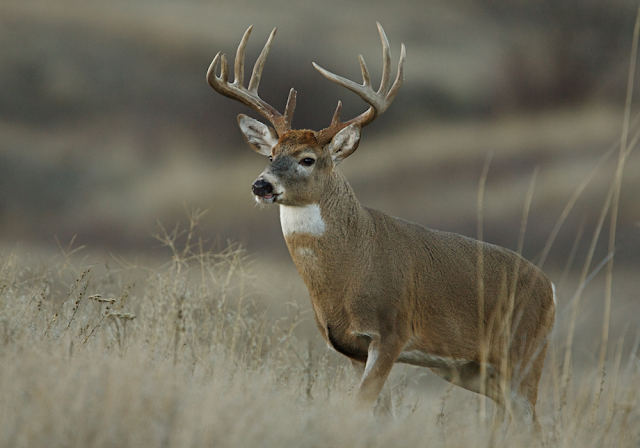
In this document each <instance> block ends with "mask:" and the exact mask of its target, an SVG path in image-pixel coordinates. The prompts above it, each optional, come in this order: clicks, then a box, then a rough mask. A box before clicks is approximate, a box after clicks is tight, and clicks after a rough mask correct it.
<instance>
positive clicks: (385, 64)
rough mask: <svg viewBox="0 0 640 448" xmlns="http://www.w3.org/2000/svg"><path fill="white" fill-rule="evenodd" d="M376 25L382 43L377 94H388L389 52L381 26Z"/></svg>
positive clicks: (378, 23) (389, 74)
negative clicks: (380, 69) (380, 70)
mask: <svg viewBox="0 0 640 448" xmlns="http://www.w3.org/2000/svg"><path fill="white" fill-rule="evenodd" d="M376 25H378V33H379V34H380V40H381V41H382V81H381V82H380V88H379V89H378V93H382V94H385V93H386V92H388V90H387V89H388V88H389V80H390V78H391V52H390V51H389V40H388V39H387V35H386V34H385V33H384V30H383V29H382V25H380V22H376Z"/></svg>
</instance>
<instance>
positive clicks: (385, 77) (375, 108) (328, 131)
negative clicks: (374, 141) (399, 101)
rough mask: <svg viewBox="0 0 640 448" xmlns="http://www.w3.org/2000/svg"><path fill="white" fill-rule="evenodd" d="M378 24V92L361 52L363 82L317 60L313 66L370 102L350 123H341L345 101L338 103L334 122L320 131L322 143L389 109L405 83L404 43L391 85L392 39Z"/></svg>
mask: <svg viewBox="0 0 640 448" xmlns="http://www.w3.org/2000/svg"><path fill="white" fill-rule="evenodd" d="M376 24H377V25H378V33H380V40H381V41H382V81H381V82H380V88H378V91H377V92H376V91H374V90H373V88H372V87H371V77H370V76H369V70H368V69H367V65H366V64H365V62H364V58H363V57H362V55H360V56H359V57H358V59H359V61H360V71H361V72H362V80H363V83H362V85H360V84H357V83H355V82H353V81H351V80H349V79H346V78H343V77H342V76H338V75H336V74H334V73H331V72H329V71H328V70H325V69H323V68H322V67H320V66H319V65H318V64H316V63H315V62H314V63H313V66H314V67H315V68H316V70H318V71H319V72H320V73H322V74H323V75H324V76H325V77H326V78H327V79H328V80H330V81H332V82H335V83H336V84H339V85H341V86H343V87H346V88H347V89H349V90H351V91H352V92H354V93H355V94H357V95H358V96H359V97H360V98H362V99H363V100H364V101H366V102H367V103H368V104H369V105H370V107H369V109H368V110H367V111H366V112H364V113H362V114H360V115H358V116H357V117H355V118H353V119H351V120H349V121H347V122H344V123H342V122H341V121H340V112H341V110H342V103H341V102H338V107H337V108H336V111H335V113H334V114H333V119H332V120H331V124H330V125H329V127H328V128H325V129H323V130H322V131H320V132H319V133H318V134H319V138H318V140H319V141H321V142H323V143H326V142H328V141H330V140H331V139H332V138H333V136H334V135H335V134H336V133H338V132H339V131H340V130H341V129H343V128H345V127H347V126H349V125H350V124H353V123H358V124H359V125H360V127H365V126H367V125H368V124H371V122H373V120H375V119H376V118H377V117H378V116H380V115H381V114H382V113H383V112H384V111H385V110H387V109H388V108H389V106H390V105H391V103H392V102H393V99H394V98H395V97H396V95H397V94H398V90H400V87H401V86H402V82H403V81H404V60H405V57H406V50H405V48H404V44H402V46H401V51H400V61H399V62H398V74H397V76H396V79H395V81H394V82H393V85H390V81H391V73H390V72H391V55H390V52H389V40H388V39H387V36H386V34H385V33H384V29H382V25H380V23H378V22H376Z"/></svg>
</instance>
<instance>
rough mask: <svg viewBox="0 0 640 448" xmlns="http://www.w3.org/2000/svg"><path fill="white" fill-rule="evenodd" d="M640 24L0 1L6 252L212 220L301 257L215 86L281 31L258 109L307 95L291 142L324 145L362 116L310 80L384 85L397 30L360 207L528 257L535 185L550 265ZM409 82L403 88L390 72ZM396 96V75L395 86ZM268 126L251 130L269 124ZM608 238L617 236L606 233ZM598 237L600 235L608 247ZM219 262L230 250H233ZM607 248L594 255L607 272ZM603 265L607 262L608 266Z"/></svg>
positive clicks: (571, 221)
mask: <svg viewBox="0 0 640 448" xmlns="http://www.w3.org/2000/svg"><path fill="white" fill-rule="evenodd" d="M636 7H637V4H636V2H635V1H630V0H580V1H577V0H477V1H472V0H446V1H445V0H441V1H432V0H429V1H424V0H423V1H417V0H415V1H411V0H404V1H393V2H392V1H388V0H385V1H381V0H373V1H372V0H367V1H365V0H354V1H349V2H345V1H343V0H340V1H339V0H324V1H309V0H303V1H298V2H292V1H289V0H277V1H269V2H267V1H262V0H261V1H256V0H210V1H200V0H181V1H178V0H175V1H165V0H127V1H118V0H109V1H104V0H102V1H97V0H84V1H76V0H47V1H35V0H3V1H2V2H1V3H0V244H1V245H2V246H3V247H10V248H11V247H14V246H15V245H16V244H18V243H19V244H23V245H29V246H33V247H51V246H56V244H57V243H56V238H57V239H58V240H59V241H60V242H61V243H63V244H66V243H67V242H69V241H70V240H71V238H72V237H73V236H74V235H77V238H76V244H87V245H88V246H89V247H90V248H92V249H94V250H97V251H113V252H117V253H147V252H153V251H154V250H157V247H158V245H159V244H158V242H157V241H154V239H153V238H152V237H151V235H152V234H153V233H154V232H155V230H156V222H157V221H160V222H161V223H163V224H164V225H165V226H166V227H169V228H170V227H173V226H174V225H175V224H176V223H178V222H181V223H184V222H185V221H186V212H185V208H186V209H192V208H196V207H197V208H201V209H208V210H209V213H208V214H207V215H206V216H205V217H204V219H203V221H202V223H201V226H200V234H201V235H202V236H203V237H204V238H207V239H208V240H210V241H216V240H218V239H219V240H220V241H222V242H223V243H224V244H226V241H227V240H232V241H239V242H242V243H243V244H244V245H245V247H247V248H248V249H249V251H250V252H251V253H254V254H257V256H259V257H268V258H269V259H272V260H282V261H283V262H284V260H286V259H287V258H288V254H287V252H286V247H285V245H284V241H283V238H282V236H281V232H280V225H279V219H278V210H277V208H276V207H267V208H258V207H256V206H255V204H254V201H253V198H252V196H251V194H250V187H251V184H252V182H253V181H254V179H255V178H256V177H257V176H258V175H259V173H260V172H261V171H262V170H263V168H264V166H265V165H266V160H265V159H264V158H261V157H259V156H258V155H256V154H255V153H254V152H253V151H251V150H250V149H249V148H248V147H246V145H245V143H244V141H243V139H242V136H241V134H240V132H239V130H238V128H237V124H236V116H237V115H238V114H239V113H248V114H250V115H253V116H256V114H255V113H253V112H251V111H249V110H247V108H245V107H244V106H242V105H240V104H239V103H236V102H234V101H232V100H230V99H227V98H225V97H222V96H221V95H219V94H217V93H216V92H214V91H213V90H212V89H211V88H210V87H209V86H208V85H207V83H206V81H205V73H206V71H207V68H208V66H209V63H210V62H211V59H212V58H213V56H214V55H215V53H216V52H217V51H220V50H221V51H224V52H225V53H226V54H227V55H228V57H229V58H230V59H231V60H233V58H234V54H235V50H236V47H237V45H238V43H239V41H240V38H241V37H242V34H243V32H244V31H245V29H246V28H247V27H248V26H249V25H252V24H253V25H254V31H253V34H252V36H251V40H250V41H249V48H248V51H247V65H248V66H252V65H253V61H255V58H256V57H257V55H258V54H259V52H260V50H261V49H262V46H263V45H264V43H265V41H266V39H267V37H268V35H269V32H270V31H271V29H272V28H273V27H275V26H277V27H278V34H277V36H276V39H275V42H274V45H273V47H272V51H271V53H270V55H269V59H268V61H267V64H266V67H265V71H264V75H263V78H262V79H263V80H262V83H261V85H260V94H261V96H262V98H264V99H265V100H266V101H267V102H269V103H270V104H272V105H274V106H275V107H276V108H278V109H280V110H282V109H283V108H284V103H285V101H286V96H287V92H288V90H289V89H290V88H291V87H295V88H296V89H297V90H298V106H297V109H296V114H295V119H294V127H298V128H311V129H315V130H318V129H321V128H323V127H325V126H327V125H328V123H329V121H330V119H331V116H332V113H333V110H334V108H335V105H336V103H337V101H338V100H339V99H341V100H342V101H343V103H344V109H343V117H345V118H350V117H352V116H354V115H356V114H359V113H360V112H362V111H363V110H364V109H365V107H366V106H365V105H364V104H363V102H362V101H361V100H360V99H359V98H358V97H357V96H355V95H354V94H352V93H350V92H348V91H346V89H343V88H341V87H339V86H337V85H335V84H332V83H330V82H328V81H327V80H325V79H324V78H323V77H322V76H321V75H320V74H319V73H317V72H316V71H315V69H313V67H312V65H311V62H312V61H313V62H316V63H318V64H319V65H321V66H322V67H325V68H326V69H328V70H330V71H333V72H335V73H338V74H340V75H343V76H346V77H349V78H351V79H354V80H356V81H358V82H360V79H361V77H360V71H359V66H358V61H357V56H358V54H362V55H363V56H364V58H365V60H366V61H367V64H368V66H369V69H370V71H371V72H372V77H373V79H374V84H376V85H377V83H378V82H379V77H380V72H381V66H382V56H381V46H380V40H379V37H378V34H377V30H376V26H375V22H376V21H379V22H380V23H381V24H382V25H383V26H384V28H385V31H386V33H387V36H388V37H389V40H390V44H391V55H392V61H393V65H394V67H395V65H396V64H397V60H398V56H399V52H400V51H399V50H400V44H401V43H404V44H405V45H406V47H407V62H406V72H405V83H404V86H403V87H402V89H401V91H400V93H399V95H398V97H397V98H396V100H395V102H394V104H393V106H392V107H391V108H390V109H389V110H388V111H387V112H386V113H385V115H384V116H382V117H381V118H379V119H378V120H377V121H376V123H375V124H374V125H372V126H370V127H368V128H367V129H366V130H365V131H364V133H363V140H362V143H361V145H360V148H359V150H358V152H357V153H356V154H354V155H353V156H352V157H350V158H349V159H348V160H347V161H345V163H343V164H342V165H341V169H342V170H343V172H345V174H346V175H347V177H348V178H349V180H350V182H351V183H352V185H353V187H354V189H355V190H356V194H357V195H358V197H359V199H360V200H361V202H362V203H363V204H365V205H368V206H371V207H374V208H380V209H383V210H385V211H386V212H388V213H390V214H391V215H394V216H399V217H402V218H405V219H408V220H412V221H416V222H419V223H421V224H424V225H426V226H429V227H433V228H437V229H440V230H447V231H454V232H459V233H463V234H466V235H469V236H476V228H477V204H478V182H479V179H480V176H481V172H482V169H483V165H484V163H485V160H487V158H488V155H489V154H492V155H491V161H490V165H489V171H488V176H487V181H486V190H485V193H484V239H485V240H487V241H490V242H493V243H496V244H500V245H503V246H506V247H509V248H511V249H515V248H516V247H517V241H518V235H519V229H520V221H521V216H522V211H523V207H524V204H525V200H526V196H527V190H528V188H529V185H530V181H531V177H532V175H533V173H534V171H535V170H536V169H538V172H537V178H536V183H535V191H534V194H533V199H532V204H531V212H530V214H529V220H528V225H527V234H526V239H525V246H524V255H525V256H526V257H527V258H530V259H534V260H535V258H536V257H537V256H538V255H539V254H540V253H541V251H542V249H543V247H544V245H545V242H546V241H547V238H548V237H549V235H550V233H551V230H552V228H553V226H554V224H555V223H556V221H557V219H558V217H559V216H560V214H561V212H562V210H563V208H564V207H565V205H566V204H567V202H568V201H569V199H570V197H571V195H572V194H573V192H574V191H575V189H576V188H577V187H578V186H579V184H580V182H581V181H582V180H583V179H585V178H586V177H587V176H588V175H589V173H590V172H591V170H592V169H593V168H594V166H595V165H596V163H597V161H598V160H599V159H600V157H602V156H603V155H604V154H605V153H606V152H607V151H608V150H609V148H611V147H615V145H617V144H618V142H619V140H620V134H621V129H622V112H623V106H624V98H625V91H626V85H627V73H628V68H629V54H630V49H631V42H632V33H633V25H634V20H635V15H636ZM394 70H395V68H394ZM394 75H395V72H394ZM256 118H258V117H256ZM616 159H617V155H616V154H613V155H612V156H611V157H610V158H609V159H608V160H607V161H606V162H605V163H604V165H603V166H602V167H601V168H600V169H599V170H598V171H597V174H596V175H595V177H594V179H593V181H592V182H591V183H590V184H589V185H588V187H587V188H586V189H585V191H584V192H583V194H582V196H581V197H580V198H579V199H578V201H577V202H576V205H575V207H574V208H573V209H572V211H571V213H570V214H569V216H568V218H567V221H566V222H565V224H564V225H563V227H562V228H561V230H560V233H559V234H558V237H557V239H556V241H555V242H554V244H553V247H552V252H551V255H550V257H549V260H550V261H549V263H555V264H557V265H559V266H562V265H563V264H564V263H565V262H566V261H567V259H568V258H569V257H570V252H571V250H572V248H573V247H574V245H575V242H576V240H577V239H580V241H579V242H578V245H577V246H576V247H577V251H578V254H580V253H584V252H585V251H586V248H587V247H588V244H589V240H590V236H591V234H592V232H593V229H594V228H595V226H596V223H597V219H598V215H599V213H600V210H601V209H602V205H603V203H604V200H605V197H606V193H607V191H608V189H609V186H610V183H611V181H612V178H613V172H614V170H615V164H616ZM639 188H640V157H638V156H637V154H635V153H633V154H632V155H631V157H630V159H629V161H628V163H627V169H626V171H625V178H624V182H623V189H622V195H621V207H620V214H619V229H618V232H619V233H618V238H617V241H618V246H619V247H618V253H617V255H616V256H617V257H618V258H617V259H622V260H625V263H628V265H629V266H632V265H635V264H637V263H639V262H640V227H639V226H640V201H639V200H638V192H639V191H640V190H639ZM606 231H607V230H606V224H605V229H604V232H606ZM605 234H606V233H605ZM224 244H223V245H224ZM605 248H606V241H604V242H603V244H601V247H600V248H599V249H598V250H599V252H598V253H599V255H597V256H596V259H598V258H597V257H600V258H599V259H601V258H602V257H603V256H604V254H605ZM599 259H598V260H599Z"/></svg>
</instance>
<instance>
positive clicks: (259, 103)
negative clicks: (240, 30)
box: [207, 26, 296, 136]
mask: <svg viewBox="0 0 640 448" xmlns="http://www.w3.org/2000/svg"><path fill="white" fill-rule="evenodd" d="M252 29H253V26H250V27H249V28H248V29H247V31H245V33H244V36H242V40H241V41H240V45H239V46H238V51H237V52H236V60H235V64H234V80H233V82H232V83H229V65H228V63H227V58H226V56H225V55H224V53H222V52H218V54H216V56H215V57H214V58H213V61H212V62H211V65H210V66H209V70H208V71H207V82H208V83H209V85H210V86H211V87H213V88H214V89H215V91H216V92H218V93H221V94H222V95H224V96H226V97H229V98H231V99H234V100H236V101H239V102H241V103H242V104H244V105H246V106H249V107H250V108H252V109H253V110H255V111H256V112H258V113H259V114H260V115H262V116H263V117H265V118H266V119H267V120H269V122H271V124H272V125H273V127H274V128H275V130H276V132H277V133H278V136H282V134H284V133H285V132H288V131H290V130H291V122H292V121H293V112H294V110H295V108H296V91H295V90H294V89H291V90H290V91H289V98H288V99H287V105H286V107H285V110H284V114H280V112H278V111H277V110H276V109H275V108H274V107H273V106H271V105H270V104H268V103H267V102H265V101H264V100H263V99H262V98H260V97H259V96H258V86H259V85H260V78H261V77H262V69H263V68H264V63H265V61H266V60H267V55H268V54H269V50H270V49H271V44H272V42H273V38H274V36H275V35H276V29H277V28H274V29H273V31H272V32H271V35H270V36H269V39H268V40H267V43H266V44H265V46H264V48H263V49H262V52H261V53H260V56H259V57H258V59H257V60H256V63H255V65H254V66H253V72H252V74H251V79H250V80H249V88H248V89H247V88H245V87H244V55H245V50H246V48H247V42H248V41H249V36H250V35H251V30H252ZM218 64H220V76H217V75H216V70H217V68H218Z"/></svg>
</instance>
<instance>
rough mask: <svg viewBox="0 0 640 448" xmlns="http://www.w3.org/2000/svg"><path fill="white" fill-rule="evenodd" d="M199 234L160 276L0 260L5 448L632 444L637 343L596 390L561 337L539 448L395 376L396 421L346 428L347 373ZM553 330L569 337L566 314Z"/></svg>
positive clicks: (70, 255) (361, 419) (240, 264)
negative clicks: (566, 354) (569, 359)
mask: <svg viewBox="0 0 640 448" xmlns="http://www.w3.org/2000/svg"><path fill="white" fill-rule="evenodd" d="M201 218H202V213H201V212H199V211H197V210H196V211H194V212H192V213H191V214H190V222H191V226H190V227H188V228H186V229H185V230H184V231H180V230H179V229H178V228H176V229H173V230H171V231H167V230H165V229H163V228H162V227H159V232H158V236H159V238H160V239H161V240H162V241H163V243H164V244H165V245H166V246H167V247H168V248H169V249H170V250H171V252H170V254H171V258H170V261H168V262H167V263H166V264H165V265H163V266H160V267H149V266H143V265H133V264H130V263H126V262H124V261H122V260H120V261H118V262H116V261H114V260H113V259H111V260H105V261H102V262H100V263H93V262H91V261H90V260H89V259H88V258H83V256H82V254H83V250H81V248H78V249H75V250H74V249H71V248H67V249H65V250H62V251H61V254H60V255H57V256H55V257H54V258H53V259H52V260H48V261H46V262H32V261H28V260H24V259H19V258H18V257H17V256H16V255H13V254H11V253H9V254H5V255H4V256H3V257H2V258H1V260H0V358H1V359H2V362H0V447H5V446H6V447H37V446H48V447H50V446H61V447H62V446H64V447H68V446H83V447H88V446H100V447H102V446H104V447H107V446H109V447H111V446H118V447H126V446H136V447H144V446H166V447H171V446H180V447H189V446H194V447H195V446H233V447H236V446H345V447H347V446H348V447H357V446H365V445H366V446H388V445H397V446H427V445H428V446H443V447H457V446H469V445H472V446H514V445H515V446H542V445H551V446H575V445H576V444H580V445H581V446H585V447H591V446H593V447H597V446H636V444H637V441H638V440H639V439H640V396H639V391H640V363H639V362H638V358H637V356H636V354H637V350H638V341H639V337H640V333H638V332H637V331H636V333H637V335H636V336H635V340H634V342H633V347H631V348H630V350H629V349H625V350H624V352H623V343H624V336H625V335H626V336H627V339H629V338H630V339H633V337H632V336H630V334H632V333H631V332H626V333H623V337H621V338H620V339H619V340H618V341H616V343H615V344H614V351H615V355H614V356H613V357H612V359H611V360H610V361H609V362H607V363H606V365H605V371H606V376H605V377H604V379H603V378H602V376H601V372H599V371H598V370H597V369H596V368H595V366H596V363H594V364H593V365H592V366H591V367H589V368H586V369H585V368H583V367H573V366H570V368H569V375H568V378H567V383H566V384H563V383H562V380H563V377H562V363H561V362H559V359H560V358H561V355H562V351H563V347H562V345H561V344H562V341H561V339H560V337H559V336H558V335H563V334H564V333H563V331H557V332H556V336H554V340H552V350H551V351H550V353H549V357H548V361H547V366H546V370H545V373H544V375H543V379H542V382H541V388H540V395H539V404H538V414H539V415H540V416H541V421H542V425H543V428H544V431H543V433H542V434H539V439H537V440H528V439H527V438H523V436H522V435H520V434H518V432H517V430H516V429H511V430H510V431H509V432H508V433H507V435H506V436H504V435H499V434H496V433H492V432H491V431H490V430H489V429H488V428H489V427H490V425H489V423H490V422H488V421H487V422H485V423H486V424H485V423H483V422H481V421H480V420H479V417H478V415H479V414H478V409H479V406H478V400H477V399H476V398H475V397H476V396H475V395H473V394H471V393H468V392H466V391H463V390H461V389H459V388H446V387H442V385H439V386H438V387H436V388H435V390H437V391H438V392H437V395H436V396H435V397H434V396H433V394H432V396H431V397H430V398H426V395H425V394H424V393H423V390H422V387H421V385H423V383H424V382H425V379H424V378H422V374H423V373H424V371H425V370H426V369H417V368H405V369H402V368H401V367H396V369H395V376H394V377H393V378H392V384H393V388H394V400H395V402H396V406H397V409H398V410H399V418H398V421H396V422H386V423H385V422H376V421H375V420H373V417H371V416H369V415H354V414H353V412H352V410H351V401H352V398H353V394H354V392H355V386H356V379H355V378H354V375H353V373H352V372H351V368H350V366H349V365H348V364H347V363H346V362H345V360H344V358H343V357H340V356H339V355H337V354H333V353H331V352H329V351H328V350H327V349H326V348H324V347H323V346H322V344H317V345H316V342H315V341H316V340H315V339H314V338H313V337H311V338H306V337H300V336H296V331H295V329H296V327H297V325H298V324H299V323H300V321H301V314H303V313H304V310H303V309H301V307H299V306H296V305H295V304H291V306H289V308H288V310H289V311H288V312H284V313H283V312H282V310H283V308H282V307H281V308H280V309H279V310H278V313H276V315H277V314H281V315H282V314H285V316H284V317H282V316H280V317H270V314H271V313H269V312H268V311H269V310H268V309H267V308H268V304H265V303H261V301H260V299H261V295H260V294H259V293H258V290H259V288H260V285H256V281H255V278H254V276H253V274H254V273H255V270H254V268H253V267H252V262H251V260H250V259H248V258H247V257H246V254H245V253H244V252H243V251H242V250H241V249H240V248H238V247H229V248H227V249H226V250H223V251H221V252H217V253H216V252H213V251H210V250H206V249H205V244H204V243H203V242H202V241H201V240H200V239H198V238H197V237H196V236H195V225H196V224H197V223H198V221H199V220H200V219H201ZM114 265H118V267H117V268H114V267H113V266H114ZM283 294H284V292H283ZM565 307H566V306H565ZM565 307H563V308H565ZM304 309H308V306H307V307H304ZM559 317H560V318H559V319H558V321H559V322H558V325H559V326H561V327H562V329H565V328H566V326H567V324H568V323H569V322H567V318H566V317H567V316H566V313H563V312H562V310H561V312H560V316H559ZM629 323H633V321H632V320H629ZM627 333H629V334H627ZM628 342H629V341H627V343H628ZM623 353H624V356H623ZM427 380H428V379H427ZM596 392H597V393H596ZM596 400H598V401H597V402H596ZM491 409H492V408H491V407H489V410H491ZM488 415H489V416H491V413H490V412H489V413H488Z"/></svg>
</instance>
